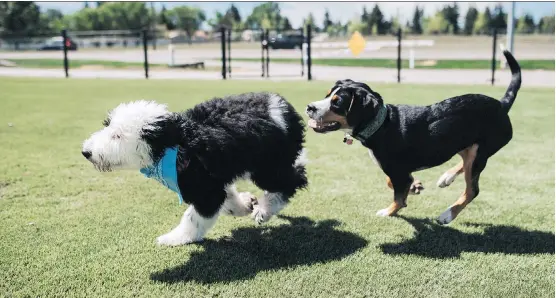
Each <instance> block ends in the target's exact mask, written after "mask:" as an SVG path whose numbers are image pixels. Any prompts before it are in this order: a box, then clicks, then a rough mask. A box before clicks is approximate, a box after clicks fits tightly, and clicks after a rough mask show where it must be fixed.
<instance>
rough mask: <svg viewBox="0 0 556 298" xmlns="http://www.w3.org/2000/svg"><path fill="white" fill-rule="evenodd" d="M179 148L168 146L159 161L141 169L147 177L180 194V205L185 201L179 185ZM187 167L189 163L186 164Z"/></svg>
mask: <svg viewBox="0 0 556 298" xmlns="http://www.w3.org/2000/svg"><path fill="white" fill-rule="evenodd" d="M177 158H178V148H177V147H174V148H166V151H164V155H163V156H162V158H161V159H160V161H158V163H156V164H154V165H152V166H148V167H144V168H142V169H141V170H140V171H141V173H142V174H143V175H145V177H147V178H152V179H155V180H156V181H158V182H160V183H161V184H162V185H164V186H166V187H167V188H169V189H170V190H172V191H174V192H175V193H177V194H178V198H179V201H180V205H181V204H182V203H183V198H182V196H181V192H180V188H179V186H178V170H177V165H176V163H177ZM185 166H186V167H187V164H186V165H185Z"/></svg>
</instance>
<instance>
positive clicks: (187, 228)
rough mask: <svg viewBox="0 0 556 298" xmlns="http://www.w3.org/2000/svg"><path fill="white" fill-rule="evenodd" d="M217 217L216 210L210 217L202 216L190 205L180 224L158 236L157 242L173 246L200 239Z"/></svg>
mask: <svg viewBox="0 0 556 298" xmlns="http://www.w3.org/2000/svg"><path fill="white" fill-rule="evenodd" d="M217 218H218V212H216V213H215V214H214V215H213V216H211V217H204V216H202V215H201V214H199V212H197V210H195V207H194V206H193V205H191V206H189V208H187V210H185V213H184V214H183V217H182V218H181V221H180V224H179V225H178V226H177V227H175V228H174V229H173V230H172V231H170V232H169V233H167V234H164V235H162V236H160V237H158V239H157V243H158V244H159V245H168V246H175V245H182V244H188V243H193V242H198V241H201V240H203V237H204V236H205V234H206V233H207V231H208V230H209V229H210V228H212V226H213V225H214V223H215V222H216V219H217Z"/></svg>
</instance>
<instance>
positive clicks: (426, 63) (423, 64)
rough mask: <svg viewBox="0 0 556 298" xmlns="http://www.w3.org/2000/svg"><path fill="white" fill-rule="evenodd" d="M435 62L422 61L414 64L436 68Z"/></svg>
mask: <svg viewBox="0 0 556 298" xmlns="http://www.w3.org/2000/svg"><path fill="white" fill-rule="evenodd" d="M436 63H437V61H436V60H423V61H419V62H417V63H416V64H417V65H419V66H436Z"/></svg>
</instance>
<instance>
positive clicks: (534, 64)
mask: <svg viewBox="0 0 556 298" xmlns="http://www.w3.org/2000/svg"><path fill="white" fill-rule="evenodd" d="M232 60H236V61H260V60H261V59H258V58H236V59H232ZM270 60H271V61H273V62H280V63H300V62H299V59H294V58H271V59H270ZM311 61H312V63H313V65H326V66H355V67H383V68H396V67H398V64H397V63H398V62H397V60H395V59H366V58H361V59H353V58H346V59H333V58H331V59H325V58H322V59H313V60H311ZM519 65H520V66H521V69H543V70H554V60H519ZM402 67H403V68H409V60H402ZM491 67H492V61H491V60H434V61H430V60H416V61H415V68H426V69H490V68H491ZM496 67H497V68H498V69H499V68H500V61H496Z"/></svg>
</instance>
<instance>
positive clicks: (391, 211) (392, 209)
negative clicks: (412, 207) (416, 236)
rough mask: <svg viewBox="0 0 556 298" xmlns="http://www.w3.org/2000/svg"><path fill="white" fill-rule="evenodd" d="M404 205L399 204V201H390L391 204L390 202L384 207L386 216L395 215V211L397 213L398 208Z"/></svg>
mask: <svg viewBox="0 0 556 298" xmlns="http://www.w3.org/2000/svg"><path fill="white" fill-rule="evenodd" d="M403 207H404V206H403V205H401V204H400V203H399V202H397V201H394V202H392V204H390V206H388V208H386V209H384V210H385V211H386V214H385V215H387V216H392V215H395V214H396V213H398V211H400V209H402V208H403Z"/></svg>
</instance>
